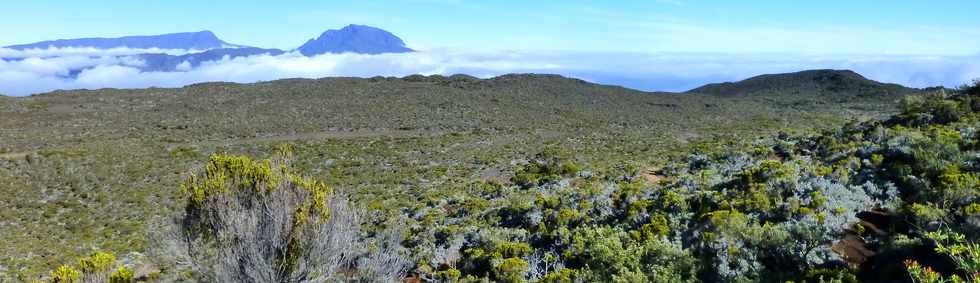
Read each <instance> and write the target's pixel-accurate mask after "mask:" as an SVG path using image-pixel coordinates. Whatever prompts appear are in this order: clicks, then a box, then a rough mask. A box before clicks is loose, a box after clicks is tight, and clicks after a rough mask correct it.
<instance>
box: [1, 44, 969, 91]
mask: <svg viewBox="0 0 980 283" xmlns="http://www.w3.org/2000/svg"><path fill="white" fill-rule="evenodd" d="M115 54H116V53H113V51H110V52H107V53H105V54H96V53H90V54H88V55H77V54H72V55H70V56H61V57H48V58H42V57H30V58H26V59H19V60H6V61H0V93H4V94H7V95H28V94H33V93H40V92H47V91H51V90H55V89H79V88H86V89H96V88H105V87H111V88H143V87H151V86H156V87H180V86H183V85H187V84H192V83H198V82H209V81H228V82H239V83H250V82H256V81H268V80H275V79H281V78H294V77H302V78H320V77H327V76H358V77H370V76H406V75H410V74H427V75H428V74H444V75H450V74H455V73H465V74H470V75H474V76H477V77H491V76H496V75H501V74H506V73H521V72H535V73H556V74H563V75H566V76H572V77H578V78H582V79H586V80H589V81H593V82H599V83H607V84H621V85H625V86H627V87H633V88H639V89H645V90H667V91H682V90H686V89H690V88H693V87H696V86H699V85H701V84H704V83H711V82H718V81H728V80H737V79H744V78H747V77H750V76H754V75H758V74H764V73H779V72H792V71H799V70H804V69H817V68H834V69H853V70H855V71H857V72H859V73H862V74H864V75H866V76H868V77H869V78H872V79H876V80H881V81H885V82H894V83H900V84H904V85H910V86H915V87H925V86H934V85H946V86H956V85H959V84H962V83H965V82H968V81H969V80H971V79H972V78H974V77H980V56H904V55H894V56H860V55H832V56H831V55H826V56H808V55H800V54H718V53H581V52H578V53H576V52H465V51H458V50H429V51H423V52H415V53H402V54H381V55H362V54H325V55H320V56H315V57H304V56H301V55H299V54H296V53H287V54H283V55H279V56H269V55H257V56H250V57H239V58H234V59H229V58H227V57H226V58H224V59H222V60H219V61H213V62H205V63H203V64H201V65H200V66H197V67H193V68H192V67H191V66H190V64H189V63H187V62H185V63H187V64H181V66H180V68H178V69H179V71H177V72H141V71H140V69H139V67H140V66H142V64H143V62H141V61H139V60H138V59H136V58H135V57H133V56H110V55H115Z"/></svg>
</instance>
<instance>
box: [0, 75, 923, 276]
mask: <svg viewBox="0 0 980 283" xmlns="http://www.w3.org/2000/svg"><path fill="white" fill-rule="evenodd" d="M794 85H796V84H794ZM826 87H827V86H826V85H824V84H805V85H804V87H796V88H793V90H792V92H794V93H796V94H798V95H774V94H785V93H786V92H787V91H788V90H786V89H782V88H765V89H764V90H756V89H752V90H753V92H751V93H756V94H757V95H737V96H728V95H717V94H713V93H710V92H708V91H705V92H706V93H708V94H695V93H691V94H673V93H647V92H639V91H635V90H629V89H624V88H620V87H614V86H602V85H595V84H590V83H587V82H584V81H580V80H574V79H568V78H563V77H559V76H550V75H506V76H501V77H497V78H493V79H485V80H481V79H475V78H471V77H466V76H453V77H442V76H430V77H424V76H410V77H406V78H370V79H359V78H325V79H318V80H305V79H290V80H279V81H273V82H263V83H255V84H244V85H243V84H231V83H206V84H198V85H192V86H188V87H184V88H178V89H142V90H115V89H103V90H81V91H59V92H54V93H49V94H44V95H37V96H31V97H23V98H11V97H0V117H3V119H0V242H4V243H15V244H10V245H2V246H0V254H2V255H5V256H4V257H0V278H3V277H8V278H13V277H16V276H27V277H25V278H33V277H34V276H37V275H38V274H41V273H43V272H46V271H47V270H50V269H51V268H53V267H54V266H56V265H57V264H60V263H63V262H66V261H68V260H71V259H73V258H78V257H80V256H83V255H88V254H90V253H92V252H93V251H96V250H102V251H111V252H114V253H116V254H121V255H125V256H123V257H124V258H138V257H139V255H138V254H128V253H131V252H145V251H146V249H147V248H148V247H149V246H150V244H151V241H152V239H151V238H149V237H148V235H149V232H150V230H153V229H154V225H155V224H154V223H157V222H159V221H161V220H162V219H165V218H167V217H170V216H171V215H172V212H173V210H174V209H175V208H177V207H179V201H180V200H179V199H177V198H176V195H177V194H178V190H177V184H178V183H179V182H180V180H182V179H183V178H184V176H185V175H184V174H185V173H186V172H188V171H190V170H192V169H194V168H196V167H197V166H200V164H201V161H202V160H205V159H206V157H207V156H208V155H210V154H212V153H217V152H225V153H231V154H246V155H251V156H258V157H262V156H268V155H269V153H270V152H273V148H274V147H276V146H277V145H279V144H282V143H289V144H292V145H293V146H294V148H295V152H296V160H295V161H294V163H293V166H295V167H297V169H298V170H300V171H302V172H306V173H308V174H309V175H311V176H313V177H316V178H319V179H322V180H325V181H327V182H328V183H330V184H331V185H333V186H335V187H337V188H338V189H340V190H342V191H345V192H348V193H350V194H352V196H353V197H354V198H355V199H357V200H358V201H360V202H361V203H363V204H365V205H367V206H368V207H370V208H373V209H375V210H374V211H377V213H378V215H376V217H379V218H380V217H383V216H384V214H386V213H395V211H397V210H398V209H402V208H404V209H405V210H411V209H414V208H418V206H420V205H425V203H424V202H420V201H421V200H427V199H433V198H438V197H445V196H447V195H452V194H458V193H461V194H464V195H465V194H467V193H468V192H467V191H465V190H466V188H467V187H466V186H465V184H469V183H471V182H472V181H473V180H498V181H501V182H504V183H507V182H509V180H510V179H511V177H512V176H513V175H514V172H515V170H517V169H519V168H520V165H521V164H525V163H526V162H527V161H528V160H529V159H530V158H531V157H533V156H534V155H536V154H538V153H539V152H541V151H542V150H544V149H548V148H555V149H557V150H559V151H561V152H563V153H564V154H567V155H568V158H569V159H571V160H574V161H575V162H576V163H578V164H588V165H586V166H587V167H586V168H584V169H585V170H588V171H591V172H596V174H603V175H613V174H615V172H619V171H621V170H623V169H624V168H623V164H629V165H630V166H634V167H637V168H640V169H641V170H646V169H654V168H658V167H660V166H662V165H664V164H665V163H666V162H667V161H668V160H670V159H672V158H676V157H679V156H683V155H684V154H685V150H687V149H689V148H691V147H692V146H693V145H698V144H704V143H705V142H709V143H735V142H737V141H751V140H754V139H755V138H757V137H761V136H768V135H771V134H774V133H776V132H778V131H781V130H784V131H790V132H801V133H802V132H810V131H812V130H814V129H827V128H833V127H836V126H839V125H841V124H842V123H843V122H845V121H847V120H849V119H854V118H871V117H884V116H887V115H889V114H893V112H895V110H894V109H895V105H896V102H897V100H898V97H899V96H900V95H879V94H878V93H879V92H877V91H878V90H874V91H870V92H869V91H868V90H867V89H865V88H857V89H855V90H851V91H852V92H855V93H847V92H848V90H847V89H840V90H836V91H835V93H847V94H849V95H836V96H835V95H828V94H827V93H825V92H823V91H822V90H823V89H826ZM903 91H908V92H912V90H907V89H903ZM739 93H743V92H739ZM814 93H819V94H820V95H807V94H814ZM866 93H871V94H870V95H862V94H866ZM889 93H890V92H889ZM743 94H744V93H743ZM858 96H860V98H854V97H858ZM459 190H463V191H459ZM382 208H383V209H382Z"/></svg>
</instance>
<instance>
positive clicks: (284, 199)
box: [176, 150, 405, 282]
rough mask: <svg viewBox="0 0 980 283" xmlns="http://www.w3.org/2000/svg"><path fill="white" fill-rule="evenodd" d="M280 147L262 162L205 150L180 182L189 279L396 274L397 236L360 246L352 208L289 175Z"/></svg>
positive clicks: (384, 277)
mask: <svg viewBox="0 0 980 283" xmlns="http://www.w3.org/2000/svg"><path fill="white" fill-rule="evenodd" d="M286 151H288V150H284V153H281V154H280V156H278V157H277V158H275V159H274V160H262V161H253V160H251V159H249V158H248V157H244V156H229V155H222V154H216V155H213V156H211V158H210V162H209V163H208V165H207V166H206V167H205V169H204V170H202V172H201V173H199V174H192V175H191V176H190V177H189V178H188V179H187V180H186V181H185V183H184V184H183V185H182V186H181V189H182V191H183V192H184V193H185V195H186V197H187V206H186V209H185V212H184V214H183V215H182V216H181V218H180V219H179V229H178V230H179V232H178V233H176V234H177V235H178V241H177V242H178V243H179V244H180V245H179V246H178V247H179V249H180V250H181V251H186V255H187V256H188V257H189V259H190V261H191V262H192V265H193V266H192V269H194V271H196V276H198V277H200V278H199V279H202V280H207V281H215V282H323V281H335V280H343V279H348V280H349V279H358V280H367V281H391V280H397V279H399V278H401V277H403V275H404V272H405V267H404V266H405V261H404V260H402V259H401V257H400V256H398V255H397V254H396V252H397V248H399V247H400V246H399V244H400V240H401V239H400V236H393V238H394V240H388V239H385V240H388V241H386V243H384V245H379V246H380V247H379V248H375V249H372V250H371V251H368V252H365V251H363V248H362V247H363V246H367V245H366V244H365V243H362V242H361V240H360V238H359V237H360V229H359V227H360V219H359V214H358V212H357V211H356V209H355V208H354V207H353V206H352V204H351V203H350V202H349V201H348V200H347V199H346V198H344V197H340V196H339V195H337V194H334V192H333V190H332V189H331V188H330V187H328V186H326V185H325V184H324V183H322V182H320V181H317V180H313V179H309V178H304V177H301V176H299V175H295V174H292V173H290V172H289V169H288V166H287V163H288V158H287V155H288V153H285V152H286ZM185 249H186V250H185ZM359 263H360V264H359ZM359 270H363V271H364V272H359ZM342 278H343V279H342Z"/></svg>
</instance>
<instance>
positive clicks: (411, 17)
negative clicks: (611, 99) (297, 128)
mask: <svg viewBox="0 0 980 283" xmlns="http://www.w3.org/2000/svg"><path fill="white" fill-rule="evenodd" d="M7 2H8V3H5V4H2V5H0V6H2V7H3V9H2V10H3V11H2V12H0V26H3V27H5V28H4V29H3V31H2V32H0V45H9V44H16V43H28V42H34V41H40V40H47V39H54V38H73V37H86V36H123V35H136V34H158V33H167V32H180V31H196V30H202V29H208V30H212V31H214V32H215V33H217V34H218V36H219V37H221V38H223V39H225V40H226V41H229V42H232V43H240V44H247V45H255V46H261V47H276V48H284V49H290V48H294V47H296V46H298V45H300V44H302V43H303V42H304V41H305V40H306V39H309V38H311V37H314V36H316V35H318V34H319V33H321V32H322V31H324V30H326V29H328V28H338V27H341V26H343V25H346V24H349V23H360V24H368V25H374V26H378V27H381V28H384V29H387V30H390V31H392V32H394V33H395V34H397V35H399V36H401V37H402V38H404V39H405V41H406V42H407V43H408V44H409V45H410V46H412V47H415V48H421V49H427V48H458V49H469V50H566V51H604V52H726V53H767V52H777V53H787V52H793V53H806V54H876V55H881V54H927V55H969V54H977V53H980V17H978V16H977V15H976V13H977V11H980V1H967V0H959V1H955V0H953V1H921V0H920V1H912V0H895V1H843V0H824V1H775V0H771V1H720V0H718V1H691V0H647V1H583V0H566V1H469V0H396V1H369V0H366V1H275V2H272V1H254V0H235V1H232V0H220V1H190V0H168V1H156V0H146V1H107V0H93V1H52V0H33V1H7Z"/></svg>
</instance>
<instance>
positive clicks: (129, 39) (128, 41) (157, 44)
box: [4, 30, 245, 50]
mask: <svg viewBox="0 0 980 283" xmlns="http://www.w3.org/2000/svg"><path fill="white" fill-rule="evenodd" d="M50 47H55V48H67V47H93V48H99V49H109V48H122V47H125V48H147V49H148V48H160V49H216V48H227V47H245V46H243V45H237V44H231V43H228V42H225V41H223V40H221V39H220V38H218V36H217V35H215V34H214V32H211V31H209V30H202V31H197V32H178V33H166V34H158V35H133V36H122V37H86V38H72V39H56V40H45V41H39V42H34V43H28V44H16V45H8V46H4V48H10V49H15V50H27V49H47V48H50Z"/></svg>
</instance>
